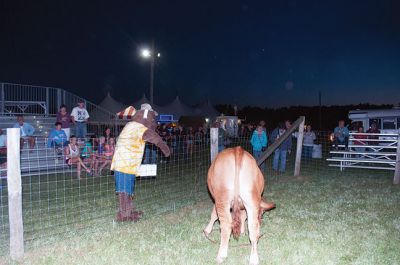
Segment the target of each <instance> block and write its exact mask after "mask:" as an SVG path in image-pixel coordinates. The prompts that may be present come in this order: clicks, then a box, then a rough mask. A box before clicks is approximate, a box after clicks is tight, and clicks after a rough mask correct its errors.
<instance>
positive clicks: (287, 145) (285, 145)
mask: <svg viewBox="0 0 400 265" xmlns="http://www.w3.org/2000/svg"><path fill="white" fill-rule="evenodd" d="M291 126H292V124H291V123H290V121H285V123H280V124H279V125H278V127H277V128H275V129H274V130H273V131H272V133H271V137H270V140H271V141H273V142H275V141H276V140H278V139H279V138H280V137H282V135H283V134H284V133H285V132H286V130H287V129H290V127H291ZM291 149H292V137H291V136H289V137H288V138H286V139H285V140H284V141H283V142H282V143H281V145H280V146H279V147H278V148H277V149H276V150H275V153H274V160H273V163H272V169H273V170H274V171H279V172H280V173H283V172H285V170H286V157H287V154H288V153H289V154H290V153H291V151H292V150H291ZM279 161H280V166H279Z"/></svg>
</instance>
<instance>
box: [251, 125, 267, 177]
mask: <svg viewBox="0 0 400 265" xmlns="http://www.w3.org/2000/svg"><path fill="white" fill-rule="evenodd" d="M250 143H251V145H252V146H253V156H254V158H255V159H256V160H257V161H258V159H260V158H261V156H262V154H263V152H264V151H265V150H266V148H267V143H268V139H267V134H266V133H265V131H264V129H263V127H262V126H261V125H259V126H257V129H256V130H255V131H254V132H253V135H252V136H251V139H250ZM260 168H261V171H262V172H264V170H265V162H263V163H262V164H261V165H260Z"/></svg>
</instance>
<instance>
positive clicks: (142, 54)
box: [140, 49, 151, 58]
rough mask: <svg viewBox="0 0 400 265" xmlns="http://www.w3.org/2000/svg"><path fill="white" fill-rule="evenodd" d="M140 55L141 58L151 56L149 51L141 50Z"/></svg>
mask: <svg viewBox="0 0 400 265" xmlns="http://www.w3.org/2000/svg"><path fill="white" fill-rule="evenodd" d="M140 55H141V56H142V57H143V58H149V57H150V56H151V52H150V50H149V49H142V51H141V53H140Z"/></svg>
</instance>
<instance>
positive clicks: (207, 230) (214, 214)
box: [203, 205, 218, 237]
mask: <svg viewBox="0 0 400 265" xmlns="http://www.w3.org/2000/svg"><path fill="white" fill-rule="evenodd" d="M217 220H218V216H217V211H216V209H215V205H214V206H213V208H212V210H211V217H210V222H209V223H208V225H207V226H206V228H204V230H203V233H204V234H205V235H206V236H207V237H208V236H209V235H210V234H211V231H212V229H213V226H214V223H215V221H217Z"/></svg>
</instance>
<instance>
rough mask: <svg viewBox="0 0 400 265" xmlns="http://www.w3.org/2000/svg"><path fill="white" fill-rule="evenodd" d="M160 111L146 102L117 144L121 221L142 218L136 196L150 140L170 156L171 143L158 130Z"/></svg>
mask: <svg viewBox="0 0 400 265" xmlns="http://www.w3.org/2000/svg"><path fill="white" fill-rule="evenodd" d="M156 115H157V113H156V112H155V111H154V110H153V109H152V107H151V105H150V104H142V105H141V107H140V110H138V111H136V113H135V114H134V115H133V116H132V121H130V122H128V123H127V124H126V125H125V127H124V128H123V129H122V131H121V134H120V135H119V137H118V141H117V144H116V146H115V151H114V156H113V159H112V163H111V170H113V171H114V177H115V187H116V193H117V194H118V201H119V209H118V213H117V216H116V220H117V221H134V222H136V221H138V220H139V219H140V218H141V217H142V215H143V212H142V211H137V210H135V206H134V204H133V200H132V195H134V190H135V178H136V175H137V173H138V170H139V167H140V164H141V162H142V159H143V153H144V147H145V143H146V142H150V143H152V144H154V145H156V146H157V147H158V148H160V149H161V151H162V152H163V154H164V155H165V156H167V157H168V156H169V155H170V150H169V147H168V145H167V144H166V143H165V142H163V140H162V139H161V137H160V136H159V135H158V134H157V133H156V131H155V129H156V127H157V123H156V119H155V117H156Z"/></svg>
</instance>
